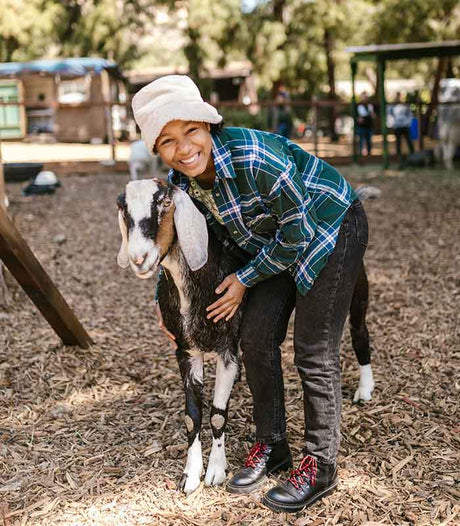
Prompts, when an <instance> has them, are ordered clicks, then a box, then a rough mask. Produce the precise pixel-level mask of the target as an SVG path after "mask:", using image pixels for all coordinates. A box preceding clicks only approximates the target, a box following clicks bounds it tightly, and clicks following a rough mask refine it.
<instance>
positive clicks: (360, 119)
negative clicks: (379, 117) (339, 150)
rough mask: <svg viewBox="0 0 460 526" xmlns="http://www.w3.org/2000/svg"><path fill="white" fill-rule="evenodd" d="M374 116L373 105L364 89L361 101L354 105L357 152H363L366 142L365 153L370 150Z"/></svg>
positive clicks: (360, 153)
mask: <svg viewBox="0 0 460 526" xmlns="http://www.w3.org/2000/svg"><path fill="white" fill-rule="evenodd" d="M374 118H375V111H374V106H373V105H372V104H371V103H370V102H369V97H368V95H367V93H366V92H365V91H364V92H363V93H362V94H361V101H360V102H359V104H358V105H357V107H356V124H357V126H356V133H357V135H358V140H359V142H358V153H359V155H360V156H361V155H362V154H363V146H364V144H366V150H367V155H371V150H372V125H373V121H374Z"/></svg>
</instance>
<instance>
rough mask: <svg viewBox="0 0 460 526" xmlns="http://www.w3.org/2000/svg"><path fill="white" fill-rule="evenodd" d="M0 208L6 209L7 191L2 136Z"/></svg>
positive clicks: (0, 138)
mask: <svg viewBox="0 0 460 526" xmlns="http://www.w3.org/2000/svg"><path fill="white" fill-rule="evenodd" d="M0 207H1V208H5V209H6V189H5V176H4V173H3V161H2V137H1V135H0Z"/></svg>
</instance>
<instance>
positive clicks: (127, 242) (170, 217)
mask: <svg viewBox="0 0 460 526" xmlns="http://www.w3.org/2000/svg"><path fill="white" fill-rule="evenodd" d="M118 206H119V216H118V218H119V225H120V230H121V233H122V245H121V248H120V251H119V253H118V264H119V265H120V267H123V268H125V267H128V266H129V265H130V266H131V268H132V269H133V270H134V272H135V273H136V275H137V276H138V277H140V278H149V277H150V276H152V275H153V273H154V272H155V270H156V268H157V267H158V265H159V264H160V263H161V265H162V266H163V268H164V276H163V279H161V280H160V283H159V287H158V301H159V305H160V309H161V312H162V315H163V319H164V323H165V325H166V327H167V328H168V329H169V330H170V331H171V332H172V333H173V334H174V335H175V336H176V342H177V345H178V349H177V351H176V356H177V360H178V362H179V369H180V372H181V376H182V381H183V383H184V389H185V399H186V403H185V425H186V428H187V437H188V443H189V449H188V455H187V463H186V466H185V470H184V474H183V476H182V478H181V481H180V484H179V487H180V489H181V490H183V491H184V492H185V493H190V492H192V491H193V490H195V489H196V488H197V487H198V486H199V484H200V477H201V471H202V469H203V461H202V454H201V442H200V428H201V420H202V395H203V353H204V352H215V353H217V371H216V380H215V388H214V399H213V403H212V408H211V429H212V436H213V442H212V448H211V453H210V457H209V463H208V467H207V471H206V476H205V483H206V484H207V485H217V484H222V483H223V482H224V481H225V477H226V473H225V470H226V466H227V462H226V457H225V447H224V441H225V428H226V423H227V413H228V400H229V397H230V392H231V390H232V387H233V384H234V381H235V378H236V376H237V373H238V338H239V326H240V322H241V309H238V311H237V313H236V314H235V316H234V317H233V318H232V319H231V320H229V321H225V320H221V321H220V322H219V323H214V322H213V321H212V320H207V319H206V314H207V313H206V307H207V306H208V305H210V304H211V303H213V302H214V301H215V299H216V298H215V292H214V291H215V289H216V287H217V285H218V284H220V283H221V282H222V281H223V280H224V278H225V277H226V276H228V275H229V274H231V273H232V272H235V270H237V265H235V263H234V262H233V258H232V257H231V256H230V255H229V254H227V253H226V252H225V251H224V250H223V246H222V245H221V244H220V243H219V242H218V241H217V239H216V238H215V236H214V235H213V233H212V231H209V232H208V228H207V225H206V220H205V218H204V216H203V215H202V214H201V213H200V212H199V211H198V209H197V208H196V207H195V205H194V204H193V202H192V200H191V199H190V197H189V196H188V194H187V193H185V192H183V191H182V190H180V189H179V188H177V187H175V186H173V185H171V184H168V183H165V182H164V181H162V180H159V179H153V180H140V181H133V182H130V183H128V185H127V186H126V192H125V193H124V194H122V195H121V196H120V197H119V198H118Z"/></svg>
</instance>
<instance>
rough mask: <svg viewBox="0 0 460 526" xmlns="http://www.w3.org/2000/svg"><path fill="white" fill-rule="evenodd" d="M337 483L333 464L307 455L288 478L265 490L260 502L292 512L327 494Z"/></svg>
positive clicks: (282, 510)
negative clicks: (267, 490)
mask: <svg viewBox="0 0 460 526" xmlns="http://www.w3.org/2000/svg"><path fill="white" fill-rule="evenodd" d="M337 484H338V479H337V468H336V465H335V464H324V463H323V462H317V461H316V459H315V458H313V457H311V456H310V455H307V456H306V457H305V458H304V459H303V460H302V462H301V463H300V466H299V467H298V468H297V469H295V470H294V471H293V472H292V473H291V476H290V477H289V479H288V480H287V481H286V482H285V483H284V484H279V485H278V486H275V487H274V488H272V489H271V490H270V491H269V492H267V493H266V494H265V495H264V498H263V501H262V502H263V503H264V504H265V506H268V507H269V508H270V509H272V510H273V511H281V512H285V513H290V512H292V513H293V512H296V511H300V510H303V509H304V508H306V507H307V506H310V505H311V504H313V503H314V502H316V501H317V500H319V499H321V498H323V497H325V496H326V495H329V494H330V493H332V492H333V491H335V489H336V488H337Z"/></svg>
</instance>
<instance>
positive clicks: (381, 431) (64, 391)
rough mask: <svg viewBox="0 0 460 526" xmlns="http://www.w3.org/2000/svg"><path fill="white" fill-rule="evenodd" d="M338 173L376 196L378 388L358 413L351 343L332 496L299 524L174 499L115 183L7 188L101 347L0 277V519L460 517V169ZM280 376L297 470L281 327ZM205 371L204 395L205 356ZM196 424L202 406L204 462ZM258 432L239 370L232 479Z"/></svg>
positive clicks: (155, 335)
mask: <svg viewBox="0 0 460 526" xmlns="http://www.w3.org/2000/svg"><path fill="white" fill-rule="evenodd" d="M343 171H344V172H345V173H346V175H347V176H348V177H349V179H350V180H351V181H352V182H353V183H354V184H355V185H361V184H372V185H375V186H378V187H379V188H381V190H382V191H383V198H382V199H380V200H375V201H368V202H366V205H365V207H366V210H367V212H368V216H369V221H370V232H371V238H370V245H369V248H368V251H367V255H366V261H367V268H368V272H369V278H370V284H371V288H372V299H371V306H370V312H369V328H370V331H371V333H372V338H373V346H374V349H375V353H374V355H373V365H374V375H375V380H376V390H375V393H374V397H373V399H372V401H370V402H368V403H366V404H362V405H354V404H353V403H352V397H353V393H354V390H355V388H356V385H357V381H358V367H357V363H356V361H355V359H354V356H353V353H352V350H351V346H350V341H349V337H348V335H346V337H345V338H344V342H343V348H342V364H343V397H344V407H343V421H342V432H343V439H342V445H341V451H340V457H339V461H338V462H339V470H340V471H339V475H340V485H339V489H338V491H337V492H336V493H334V494H333V495H331V496H330V497H328V498H327V499H325V500H323V501H322V502H320V503H318V504H316V505H314V506H313V507H312V508H310V509H308V510H307V511H305V512H302V513H299V514H296V515H285V514H273V513H272V512H271V511H269V510H268V509H266V508H264V507H263V506H262V504H261V496H262V492H259V493H256V494H254V495H251V496H242V497H238V496H234V495H230V494H228V493H226V492H225V490H224V489H223V488H220V487H217V488H209V487H204V486H203V485H202V486H201V487H200V488H199V490H198V491H197V492H195V493H194V494H192V495H190V496H189V497H185V496H183V495H182V494H180V493H179V492H178V491H177V490H176V484H177V483H178V481H179V478H180V474H181V471H182V468H183V466H184V461H185V455H186V438H185V429H184V427H185V426H184V425H183V403H184V402H183V393H182V389H181V385H180V381H179V374H178V368H177V365H176V362H175V358H174V355H173V354H172V353H171V351H170V349H169V348H168V345H167V344H166V342H165V338H164V337H163V336H162V335H161V334H160V332H159V330H158V329H157V327H156V322H155V318H154V314H153V310H152V300H153V295H154V281H153V280H152V281H148V282H146V281H143V280H139V279H137V278H135V276H134V275H133V274H132V273H131V272H129V271H128V270H126V271H123V270H121V269H119V268H118V267H117V265H116V253H117V251H118V248H119V241H120V235H119V232H118V227H117V212H116V204H115V200H116V196H117V195H118V193H119V192H120V191H121V190H122V189H123V186H124V184H125V183H126V182H127V176H124V175H113V176H110V175H99V176H85V177H76V176H69V177H66V178H64V179H63V180H62V184H63V186H62V188H61V189H59V190H58V191H57V193H56V194H55V195H53V196H40V197H32V198H23V197H21V196H20V186H17V185H8V192H9V195H10V200H11V208H10V211H11V214H12V216H13V217H14V220H15V223H16V225H17V227H18V228H19V230H20V231H21V232H22V234H23V236H24V237H25V239H26V240H27V241H28V243H29V244H30V246H31V247H32V249H33V251H34V252H35V254H36V255H37V257H38V258H39V260H40V261H41V263H42V264H43V266H44V267H45V269H46V270H47V271H48V273H49V274H50V276H51V278H52V279H53V280H54V282H55V283H56V284H57V285H58V287H59V288H60V290H61V292H62V294H63V295H64V297H65V298H66V300H67V301H68V302H69V304H70V305H71V306H72V307H73V309H74V310H75V312H76V313H77V315H78V317H79V318H80V320H81V321H82V323H83V324H84V326H85V327H86V328H87V329H88V331H89V332H90V334H91V335H92V337H93V339H94V341H95V345H94V347H92V348H91V350H89V351H83V350H80V349H78V348H65V347H63V346H62V345H61V343H60V341H59V339H58V338H57V336H56V335H55V334H54V332H53V331H52V330H51V328H50V327H49V326H48V325H47V323H46V322H45V321H44V319H43V318H42V317H41V315H40V314H39V312H38V311H37V310H36V308H35V307H34V306H33V304H32V303H31V302H30V301H29V299H28V298H27V296H26V295H25V294H24V292H23V291H22V290H21V289H20V288H19V286H18V285H17V284H16V283H15V281H14V279H13V278H12V277H11V276H10V275H8V276H7V282H8V285H9V289H10V292H11V296H12V298H11V302H10V305H9V306H8V307H3V308H0V524H2V525H3V526H16V525H27V526H29V525H34V526H35V525H53V526H54V525H82V526H88V525H104V526H106V525H107V526H109V525H110V526H118V525H120V526H121V525H123V526H124V525H130V526H131V525H183V526H186V525H197V526H200V525H228V526H230V525H262V524H264V525H281V524H290V525H295V526H305V525H310V526H319V525H334V524H342V525H364V524H366V525H368V526H371V525H376V524H385V525H398V526H399V525H441V524H442V525H447V524H450V525H454V524H460V507H459V505H458V503H459V497H460V491H459V489H458V486H456V485H455V484H456V482H458V468H459V456H458V451H459V447H458V446H459V431H460V423H459V419H458V414H459V413H458V390H459V380H458V371H459V368H458V365H459V351H460V348H459V347H460V345H459V341H460V338H459V331H460V329H459V327H460V315H459V307H458V305H459V301H460V296H459V290H460V252H459V248H458V247H459V239H460V227H459V225H460V213H459V210H460V177H459V174H458V172H457V173H456V174H451V175H448V174H446V173H445V172H442V171H423V170H420V171H417V172H404V173H403V172H387V173H386V174H385V175H383V174H382V173H381V172H380V171H379V169H378V168H360V169H353V168H347V169H344V170H343ZM284 370H285V384H286V400H287V409H288V419H289V421H288V428H289V436H290V443H291V446H292V449H293V453H294V455H295V459H296V460H297V461H298V460H299V459H300V456H301V449H302V432H303V418H302V405H301V394H300V389H299V381H298V377H297V372H296V370H295V367H294V365H293V350H292V340H291V334H290V335H289V338H288V340H287V341H286V343H285V345H284ZM206 371H207V381H206V399H207V400H208V402H209V400H210V397H211V390H212V385H213V373H214V369H213V367H212V360H208V361H207V368H206ZM208 415H209V404H208V405H207V407H206V409H205V426H204V431H203V443H204V451H205V454H208V453H209V449H210V442H211V438H210V429H209V424H208V422H207V421H208ZM252 433H253V428H252V426H251V400H250V396H249V391H248V389H247V387H246V384H245V379H244V375H243V378H242V381H241V382H240V383H238V384H237V385H236V387H235V389H234V393H233V398H232V402H231V407H230V424H229V430H228V441H227V444H228V447H227V457H228V461H229V471H230V472H234V471H235V470H236V469H238V467H239V466H240V465H241V463H242V461H243V459H244V458H245V456H246V453H247V451H248V449H249V447H250V445H251V442H252ZM205 465H206V461H205ZM273 484H274V480H273V479H271V480H270V481H268V482H267V483H266V485H265V487H264V488H263V489H264V490H267V489H268V488H269V487H270V486H271V485H273Z"/></svg>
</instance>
